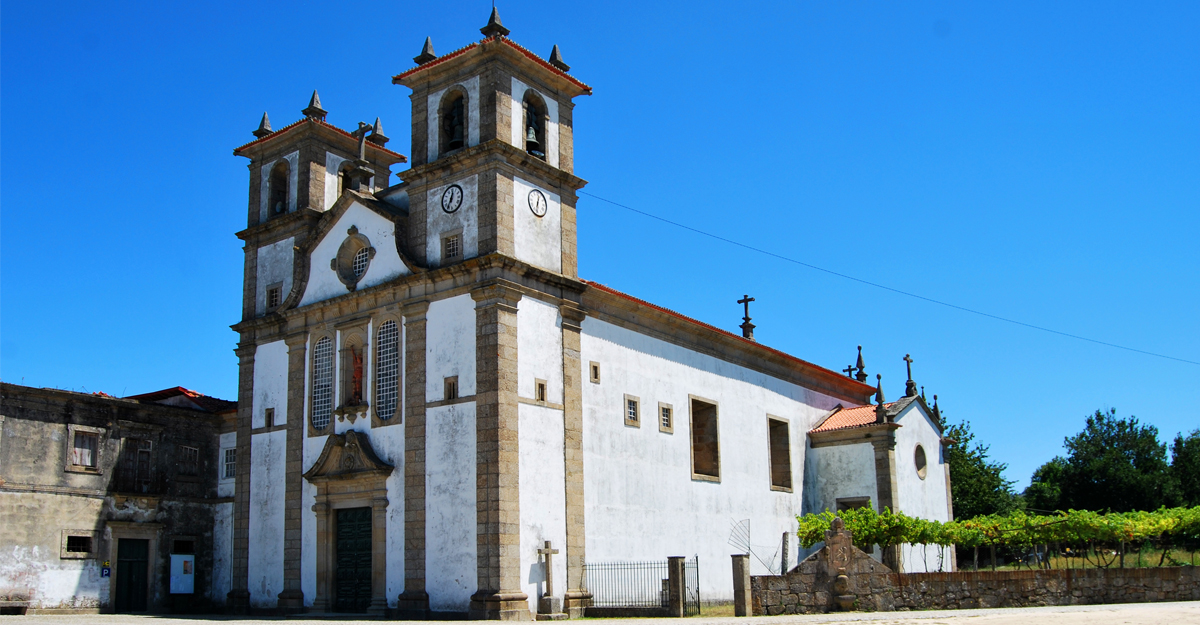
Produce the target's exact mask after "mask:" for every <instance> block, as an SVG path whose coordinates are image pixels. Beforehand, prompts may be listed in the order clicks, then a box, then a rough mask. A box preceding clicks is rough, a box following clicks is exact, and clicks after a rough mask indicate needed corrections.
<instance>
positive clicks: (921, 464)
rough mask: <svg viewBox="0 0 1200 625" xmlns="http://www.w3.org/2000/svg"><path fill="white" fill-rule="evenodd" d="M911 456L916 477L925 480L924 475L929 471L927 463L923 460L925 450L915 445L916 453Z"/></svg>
mask: <svg viewBox="0 0 1200 625" xmlns="http://www.w3.org/2000/svg"><path fill="white" fill-rule="evenodd" d="M913 456H914V457H913V461H914V462H915V463H916V465H917V477H919V478H921V479H925V474H926V473H927V472H928V471H929V466H928V463H927V462H926V460H925V448H924V447H921V446H920V445H917V452H916V453H915V454H913Z"/></svg>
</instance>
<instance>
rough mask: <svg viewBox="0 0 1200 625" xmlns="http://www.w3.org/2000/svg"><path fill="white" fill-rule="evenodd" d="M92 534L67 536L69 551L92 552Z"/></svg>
mask: <svg viewBox="0 0 1200 625" xmlns="http://www.w3.org/2000/svg"><path fill="white" fill-rule="evenodd" d="M91 551H92V537H91V536H67V553H91Z"/></svg>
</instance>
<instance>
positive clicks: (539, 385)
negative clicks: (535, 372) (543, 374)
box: [533, 380, 546, 402]
mask: <svg viewBox="0 0 1200 625" xmlns="http://www.w3.org/2000/svg"><path fill="white" fill-rule="evenodd" d="M533 398H534V399H536V400H538V401H540V402H545V401H546V381H545V380H534V382H533Z"/></svg>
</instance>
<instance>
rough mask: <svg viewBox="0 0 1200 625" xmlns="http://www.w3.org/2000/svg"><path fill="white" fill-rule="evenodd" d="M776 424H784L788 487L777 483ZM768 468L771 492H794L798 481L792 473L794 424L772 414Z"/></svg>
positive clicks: (769, 417) (770, 417)
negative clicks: (774, 426)
mask: <svg viewBox="0 0 1200 625" xmlns="http://www.w3.org/2000/svg"><path fill="white" fill-rule="evenodd" d="M775 423H781V424H783V431H784V440H783V442H784V444H785V445H786V446H787V457H786V458H784V460H785V461H786V463H787V485H783V484H778V483H776V481H775V464H776V462H777V458H776V457H775V440H774V436H775V431H774V428H773V424H775ZM767 467H768V469H769V471H768V476H767V477H768V479H769V481H770V484H771V490H773V491H777V492H781V493H791V492H794V488H795V484H796V481H795V475H794V473H793V471H792V424H791V422H790V421H789V420H788V419H785V418H783V417H776V416H775V415H771V414H768V415H767Z"/></svg>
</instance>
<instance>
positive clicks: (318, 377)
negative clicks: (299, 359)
mask: <svg viewBox="0 0 1200 625" xmlns="http://www.w3.org/2000/svg"><path fill="white" fill-rule="evenodd" d="M332 412H333V339H330V338H329V337H328V336H326V337H322V338H321V339H320V340H318V341H317V344H316V345H315V346H313V362H312V410H311V414H312V426H313V429H314V430H324V429H325V428H327V427H329V416H330V414H331V413H332Z"/></svg>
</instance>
